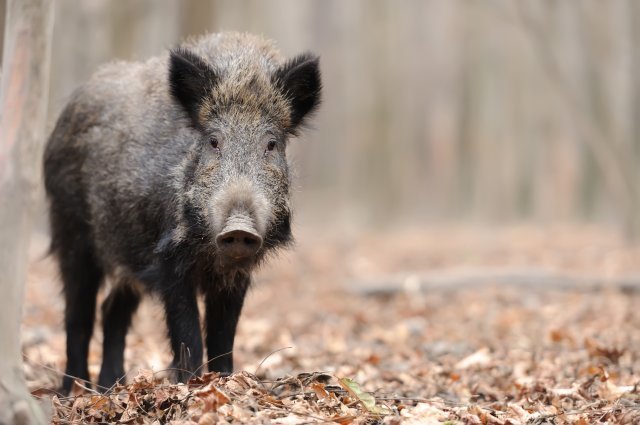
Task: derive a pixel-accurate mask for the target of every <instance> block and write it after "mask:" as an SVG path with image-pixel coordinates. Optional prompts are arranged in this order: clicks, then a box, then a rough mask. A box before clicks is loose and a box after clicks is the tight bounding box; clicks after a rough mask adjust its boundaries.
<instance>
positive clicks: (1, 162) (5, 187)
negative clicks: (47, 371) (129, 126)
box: [0, 0, 53, 424]
mask: <svg viewBox="0 0 640 425" xmlns="http://www.w3.org/2000/svg"><path fill="white" fill-rule="evenodd" d="M52 10H53V9H52V2H51V1H49V0H9V1H8V2H7V10H6V24H5V37H4V51H3V58H2V63H3V72H2V86H1V98H0V113H1V114H2V116H1V118H0V137H1V138H0V205H1V207H0V223H2V227H0V235H1V238H0V287H1V288H2V297H0V424H39V423H47V419H46V417H45V415H44V413H43V412H42V410H41V409H40V407H39V406H38V405H37V403H36V402H35V400H34V399H33V398H32V397H31V395H30V394H29V392H28V391H27V387H26V385H25V382H24V377H23V374H22V356H21V353H20V335H19V333H20V322H21V317H22V302H23V296H24V281H25V275H26V259H27V249H28V245H29V234H30V226H31V219H32V213H33V207H32V206H33V197H34V194H35V193H36V188H37V187H38V185H39V184H40V180H41V178H40V168H41V167H40V164H41V159H40V157H41V150H42V149H41V148H42V145H43V143H42V142H43V139H44V124H45V118H46V105H47V102H46V99H47V95H48V76H49V59H50V52H51V36H52V29H53V25H52V24H53V13H52Z"/></svg>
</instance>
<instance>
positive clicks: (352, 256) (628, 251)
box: [23, 226, 640, 424]
mask: <svg viewBox="0 0 640 425" xmlns="http://www.w3.org/2000/svg"><path fill="white" fill-rule="evenodd" d="M297 238H298V243H297V246H296V247H295V249H294V250H291V251H289V252H286V253H283V254H282V255H280V256H279V257H278V258H277V259H276V260H274V261H272V262H271V263H270V264H269V265H267V266H265V267H264V268H263V269H262V270H260V272H259V273H258V274H257V276H256V278H255V285H254V288H253V290H252V291H251V292H250V294H249V296H248V298H247V302H246V305H245V310H244V313H243V316H242V318H241V322H240V325H239V329H238V334H237V338H236V347H235V353H234V357H235V364H236V368H237V370H238V371H239V372H237V373H235V374H233V375H231V376H229V377H220V376H218V375H216V374H206V375H204V376H203V377H201V378H195V379H192V380H191V382H189V384H188V385H170V384H169V383H168V382H167V381H165V380H163V379H164V378H163V375H164V374H163V372H162V370H163V369H165V368H166V366H167V365H168V364H169V360H170V355H169V352H168V346H167V342H166V339H165V329H164V327H163V326H164V325H163V316H162V312H161V310H160V308H159V306H158V305H157V303H156V302H155V301H153V300H148V301H146V302H145V303H144V304H143V306H142V308H141V309H140V310H139V311H138V314H137V315H136V318H135V321H134V325H133V329H132V332H130V335H129V336H128V340H127V344H128V346H127V351H126V361H127V366H126V367H127V370H129V371H130V373H129V375H128V378H127V382H128V384H127V385H121V386H118V387H116V388H114V389H113V390H112V391H111V392H109V393H107V394H105V395H101V394H97V393H94V392H92V391H90V390H83V389H82V388H81V387H79V386H78V387H77V388H76V389H75V391H74V394H72V395H71V396H69V397H62V396H58V395H54V392H53V391H52V389H55V388H57V387H58V386H59V385H60V382H61V372H62V371H63V370H64V362H65V359H64V332H63V329H62V311H63V303H62V300H61V297H60V295H59V288H60V285H59V282H58V274H57V271H56V267H55V266H54V263H53V261H52V260H51V259H50V258H45V259H42V258H41V257H42V252H43V247H44V246H45V244H46V241H45V240H44V239H42V240H40V239H37V238H36V242H35V243H34V246H35V248H34V249H33V250H32V251H33V255H32V262H31V266H30V272H29V279H28V287H27V294H26V307H25V319H24V326H23V341H24V342H23V347H24V355H25V372H26V376H27V380H28V384H29V386H30V388H31V390H32V391H33V393H34V394H35V395H36V396H39V397H42V398H43V400H44V401H43V402H44V403H46V404H48V405H49V406H51V409H52V417H53V423H55V424H67V423H78V424H80V423H89V422H96V423H115V422H118V423H156V424H162V423H185V424H187V423H189V424H191V423H200V424H213V423H219V422H221V423H279V424H301V423H339V424H349V423H354V424H360V423H384V424H397V423H413V424H418V423H426V424H429V423H433V424H437V423H449V424H453V423H467V424H520V423H536V424H542V423H554V424H564V423H577V424H590V423H630V424H631V423H640V385H638V384H640V308H639V306H640V249H639V248H633V247H629V246H627V245H625V243H624V241H622V240H621V239H620V238H618V237H617V236H616V235H615V234H613V233H611V232H609V231H607V230H606V229H602V228H595V227H581V226H559V227H550V228H544V229H543V228H536V227H531V226H522V227H509V228H498V229H490V228H484V229H482V228H473V227H468V226H444V227H440V228H421V229H413V230H405V231H393V232H392V231H387V232H385V233H380V234H374V235H372V234H366V233H357V232H352V234H349V233H347V234H341V235H339V236H338V235H331V234H323V233H322V232H317V233H314V232H311V231H307V232H298V235H297ZM100 342H101V335H100V332H99V331H98V330H96V333H95V336H94V340H93V342H92V345H91V352H90V358H89V362H90V372H91V374H92V376H93V379H94V382H95V377H96V376H97V373H98V371H99V363H100V359H101V354H100V352H101V349H100Z"/></svg>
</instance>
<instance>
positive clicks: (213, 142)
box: [209, 137, 218, 149]
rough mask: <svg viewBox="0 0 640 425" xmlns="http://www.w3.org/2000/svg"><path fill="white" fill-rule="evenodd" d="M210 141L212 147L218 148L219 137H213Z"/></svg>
mask: <svg viewBox="0 0 640 425" xmlns="http://www.w3.org/2000/svg"><path fill="white" fill-rule="evenodd" d="M209 143H211V147H212V148H214V149H218V139H216V138H215V137H213V138H211V140H209Z"/></svg>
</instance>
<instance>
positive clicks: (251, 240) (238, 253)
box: [216, 230, 262, 262]
mask: <svg viewBox="0 0 640 425" xmlns="http://www.w3.org/2000/svg"><path fill="white" fill-rule="evenodd" d="M216 245H217V246H218V250H219V252H220V254H222V256H224V257H225V259H226V260H227V261H230V262H234V261H243V260H247V259H249V258H251V257H253V256H254V255H255V254H256V253H257V252H258V250H259V249H260V247H261V246H262V238H261V237H260V236H259V235H257V234H256V233H253V232H249V231H246V230H231V231H227V232H223V233H220V234H219V235H218V236H217V237H216Z"/></svg>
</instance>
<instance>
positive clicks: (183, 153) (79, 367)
mask: <svg viewBox="0 0 640 425" xmlns="http://www.w3.org/2000/svg"><path fill="white" fill-rule="evenodd" d="M320 92H321V81H320V72H319V64H318V58H317V57H315V56H313V55H311V54H303V55H300V56H298V57H296V58H293V59H290V60H288V61H285V60H284V58H282V57H281V56H280V54H279V53H278V52H277V50H276V49H275V47H274V45H273V43H271V42H269V41H266V40H263V39H261V38H259V37H255V36H251V35H246V34H236V33H227V34H212V35H207V36H204V37H202V38H199V39H195V40H191V41H188V42H186V43H183V44H182V45H181V46H179V47H178V48H176V49H174V50H172V51H170V52H167V53H165V54H164V55H162V56H160V57H156V58H151V59H149V60H148V61H146V62H144V63H128V62H119V63H114V64H111V65H107V66H105V67H103V68H101V69H100V70H99V71H98V72H97V73H96V74H95V75H94V76H93V77H92V78H91V80H90V81H89V82H88V83H86V84H85V85H83V86H82V87H80V88H79V89H78V90H77V91H76V92H75V93H74V94H73V96H72V98H71V99H70V101H69V103H68V105H67V106H66V108H65V109H64V111H63V112H62V114H61V116H60V118H59V119H58V122H57V124H56V127H55V129H54V131H53V133H52V135H51V137H50V139H49V142H48V144H47V147H46V152H45V162H44V170H45V187H46V191H47V196H48V199H49V202H50V221H51V232H52V245H51V246H52V252H53V253H54V254H55V255H56V257H57V258H58V260H59V263H60V271H61V275H62V281H63V293H64V297H65V303H66V308H65V329H66V332H67V368H66V374H67V376H66V377H65V378H64V380H63V388H64V390H66V391H68V390H69V389H70V388H71V384H72V382H73V381H72V379H73V378H72V377H77V378H80V379H84V380H88V379H89V373H88V364H87V355H88V348H89V341H90V339H91V335H92V331H93V323H94V319H95V309H96V295H97V292H98V289H99V288H100V286H101V285H102V283H103V282H104V281H105V280H108V281H109V282H110V287H111V290H110V292H109V294H108V296H107V298H106V300H105V301H104V303H103V305H102V315H103V332H104V350H103V362H102V368H101V371H100V376H99V378H98V384H99V386H100V387H101V388H102V389H104V388H108V387H110V386H111V385H113V384H114V383H115V382H116V381H117V380H118V379H121V378H122V377H123V376H124V366H123V356H124V346H125V336H126V334H127V330H128V328H129V326H130V324H131V318H132V315H133V314H134V313H135V311H136V309H137V307H138V304H139V302H140V299H141V297H142V296H143V294H144V293H147V292H149V293H153V294H156V295H157V296H158V297H159V298H160V300H161V301H162V303H163V305H164V309H165V313H166V322H167V327H168V332H169V340H170V343H171V348H172V350H173V353H174V360H173V363H172V366H173V367H174V368H175V369H176V373H175V379H177V380H181V381H185V380H186V379H188V378H189V377H190V376H192V375H193V374H198V373H201V372H202V369H203V366H204V365H203V358H202V356H203V351H204V348H205V347H203V345H204V346H206V351H207V356H208V362H207V363H206V367H208V369H209V370H214V371H220V372H231V371H232V370H233V360H232V356H231V352H232V350H233V343H234V337H235V330H236V325H237V322H238V318H239V316H240V312H241V309H242V305H243V302H244V297H245V294H246V291H247V289H248V287H249V285H250V282H251V272H252V270H253V269H254V268H255V267H256V266H257V265H258V264H259V263H260V262H261V261H262V260H263V259H264V258H265V256H266V255H267V254H268V253H270V252H273V251H274V250H275V249H277V248H279V247H283V246H286V245H287V244H288V243H289V242H290V241H291V239H292V236H291V207H290V200H289V198H290V177H289V171H288V162H287V159H286V145H287V141H288V139H289V138H290V137H291V136H294V135H296V134H297V133H298V131H299V129H300V128H301V127H302V126H304V124H305V123H306V120H307V119H308V117H309V116H310V113H312V112H313V111H314V110H315V109H316V108H317V107H318V105H319V101H320ZM198 293H201V294H203V295H204V301H205V307H206V314H205V322H206V323H205V327H206V344H203V342H202V335H201V332H200V323H199V315H198V314H199V313H198V303H197V295H198Z"/></svg>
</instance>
